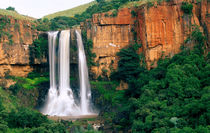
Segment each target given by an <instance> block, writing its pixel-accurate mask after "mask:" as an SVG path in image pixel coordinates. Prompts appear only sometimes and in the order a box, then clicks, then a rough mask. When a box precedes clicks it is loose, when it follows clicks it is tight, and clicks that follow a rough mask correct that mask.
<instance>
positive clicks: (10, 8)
mask: <svg viewBox="0 0 210 133" xmlns="http://www.w3.org/2000/svg"><path fill="white" fill-rule="evenodd" d="M6 10H9V11H15V8H14V7H11V6H9V7H7V8H6Z"/></svg>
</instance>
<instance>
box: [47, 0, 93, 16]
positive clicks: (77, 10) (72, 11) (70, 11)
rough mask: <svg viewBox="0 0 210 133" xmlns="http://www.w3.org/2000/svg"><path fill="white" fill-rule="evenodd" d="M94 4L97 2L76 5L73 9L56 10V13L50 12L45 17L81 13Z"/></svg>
mask: <svg viewBox="0 0 210 133" xmlns="http://www.w3.org/2000/svg"><path fill="white" fill-rule="evenodd" d="M94 4H96V2H95V1H93V2H90V3H87V4H84V5H80V6H78V7H74V8H72V9H68V10H64V11H60V12H56V13H53V14H49V15H47V16H44V18H48V19H53V18H55V17H58V16H66V17H73V16H74V15H75V14H81V13H82V12H84V11H85V10H86V9H87V8H88V7H90V6H92V5H94Z"/></svg>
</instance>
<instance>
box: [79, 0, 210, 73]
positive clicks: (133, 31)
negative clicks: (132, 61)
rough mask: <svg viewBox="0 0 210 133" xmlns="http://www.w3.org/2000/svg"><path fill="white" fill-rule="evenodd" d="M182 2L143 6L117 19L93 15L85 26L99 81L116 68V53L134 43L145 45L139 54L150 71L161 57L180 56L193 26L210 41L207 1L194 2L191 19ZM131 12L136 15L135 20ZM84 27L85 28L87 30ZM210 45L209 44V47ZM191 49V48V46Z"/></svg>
mask: <svg viewBox="0 0 210 133" xmlns="http://www.w3.org/2000/svg"><path fill="white" fill-rule="evenodd" d="M182 2H183V0H173V1H171V2H163V3H154V6H152V7H149V6H148V5H142V6H140V7H135V8H132V9H128V8H124V9H120V10H118V14H117V16H116V17H112V15H111V14H112V13H111V12H108V13H101V14H95V15H93V17H92V19H91V20H87V21H86V22H85V24H82V28H83V29H85V30H86V31H87V37H88V38H90V39H92V40H93V52H95V53H96V59H95V61H96V62H97V63H98V65H97V66H93V67H92V72H93V73H95V74H96V77H98V76H99V75H102V74H103V69H106V70H108V72H109V73H110V68H111V67H112V68H114V69H116V68H117V61H118V59H117V56H116V53H117V52H118V51H119V50H120V49H121V48H124V47H126V46H128V45H129V44H131V43H134V42H135V40H136V41H137V42H138V43H141V44H142V48H141V49H140V52H142V53H143V54H144V55H145V58H146V63H147V67H148V69H150V68H152V67H155V66H156V62H157V60H158V59H159V58H160V57H161V56H162V55H164V56H169V57H172V56H173V55H174V54H176V53H178V52H180V46H181V45H182V44H183V43H184V40H185V39H186V38H187V37H188V35H189V34H190V33H191V32H192V26H193V25H195V24H196V25H198V26H200V28H201V30H204V33H205V35H206V36H207V37H208V39H209V10H210V8H208V7H209V4H210V2H209V1H208V0H202V2H200V3H199V2H196V1H193V2H192V4H193V10H192V14H191V15H187V14H184V12H183V11H182V10H181V5H182ZM131 12H135V13H136V15H135V16H132V13H131ZM84 27H85V28H84ZM208 44H209V43H208ZM189 45H191V44H189Z"/></svg>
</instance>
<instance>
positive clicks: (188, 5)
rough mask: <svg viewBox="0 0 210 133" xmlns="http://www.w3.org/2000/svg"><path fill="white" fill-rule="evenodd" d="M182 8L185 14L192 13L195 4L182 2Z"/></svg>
mask: <svg viewBox="0 0 210 133" xmlns="http://www.w3.org/2000/svg"><path fill="white" fill-rule="evenodd" d="M181 9H182V11H183V12H184V13H185V14H192V9H193V5H192V3H188V2H182V6H181Z"/></svg>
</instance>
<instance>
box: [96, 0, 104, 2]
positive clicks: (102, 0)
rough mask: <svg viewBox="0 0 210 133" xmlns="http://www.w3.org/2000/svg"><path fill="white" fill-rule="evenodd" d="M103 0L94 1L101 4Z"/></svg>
mask: <svg viewBox="0 0 210 133" xmlns="http://www.w3.org/2000/svg"><path fill="white" fill-rule="evenodd" d="M104 1H105V0H96V2H98V3H101V2H104Z"/></svg>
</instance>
